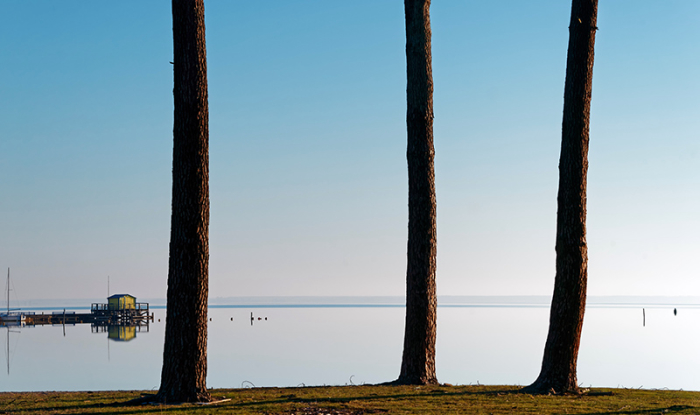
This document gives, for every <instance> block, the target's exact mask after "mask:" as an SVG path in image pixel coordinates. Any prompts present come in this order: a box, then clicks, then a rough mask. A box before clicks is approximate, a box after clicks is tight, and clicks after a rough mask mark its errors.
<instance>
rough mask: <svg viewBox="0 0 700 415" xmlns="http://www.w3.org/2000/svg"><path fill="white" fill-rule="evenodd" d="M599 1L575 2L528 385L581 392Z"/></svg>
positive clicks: (542, 390)
mask: <svg viewBox="0 0 700 415" xmlns="http://www.w3.org/2000/svg"><path fill="white" fill-rule="evenodd" d="M597 14H598V0H573V3H572V8H571V22H570V24H569V50H568V55H567V61H566V81H565V86H564V119H563V126H562V143H561V156H560V159H559V194H558V196H557V204H558V205H557V239H556V252H557V260H556V277H555V281H554V294H553V297H552V306H551V309H550V316H549V333H548V335H547V343H546V344H545V349H544V357H543V359H542V370H541V372H540V375H539V377H538V378H537V380H535V382H534V383H533V384H532V385H530V386H528V387H527V388H525V390H526V391H528V392H535V393H551V392H554V393H578V391H579V389H578V381H577V379H576V363H577V360H578V349H579V344H580V341H581V329H582V327H583V314H584V311H585V309H586V283H587V279H588V248H587V245H586V176H587V174H588V139H589V136H588V132H589V124H590V112H591V91H592V87H593V82H592V81H593V55H594V54H593V52H594V45H595V34H596V30H597V27H596V21H597Z"/></svg>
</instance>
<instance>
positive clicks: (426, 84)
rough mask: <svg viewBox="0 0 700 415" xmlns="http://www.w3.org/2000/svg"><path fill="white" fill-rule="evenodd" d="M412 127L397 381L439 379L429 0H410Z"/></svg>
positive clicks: (408, 53)
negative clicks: (403, 325)
mask: <svg viewBox="0 0 700 415" xmlns="http://www.w3.org/2000/svg"><path fill="white" fill-rule="evenodd" d="M404 6H405V11H406V67H407V77H408V82H407V87H406V96H407V112H406V124H407V129H408V149H407V151H406V158H407V160H408V253H407V269H406V329H405V335H404V346H403V358H402V362H401V374H400V375H399V378H398V379H397V380H396V382H395V383H398V384H434V383H437V378H436V376H435V338H436V330H437V297H436V288H435V270H436V262H437V226H436V201H435V171H434V168H433V161H434V158H435V150H434V148H433V75H432V63H431V51H430V35H431V33H430V0H405V2H404Z"/></svg>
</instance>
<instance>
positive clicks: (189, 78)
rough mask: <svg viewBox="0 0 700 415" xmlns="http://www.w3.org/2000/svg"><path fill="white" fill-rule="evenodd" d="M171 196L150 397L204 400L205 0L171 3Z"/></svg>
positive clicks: (206, 290)
mask: <svg viewBox="0 0 700 415" xmlns="http://www.w3.org/2000/svg"><path fill="white" fill-rule="evenodd" d="M172 8H173V44H174V81H175V87H174V90H173V95H174V100H175V108H174V127H173V196H172V216H171V225H170V260H169V270H168V299H167V301H168V303H167V315H166V326H165V347H164V350H163V370H162V373H161V380H160V382H161V383H160V390H159V391H158V395H157V399H158V400H160V401H167V402H194V401H206V400H209V399H210V396H209V393H208V392H207V388H206V377H207V299H208V295H209V126H208V124H209V108H208V97H207V62H206V56H207V52H206V43H205V30H204V0H173V1H172Z"/></svg>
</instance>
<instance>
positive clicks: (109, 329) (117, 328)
mask: <svg viewBox="0 0 700 415" xmlns="http://www.w3.org/2000/svg"><path fill="white" fill-rule="evenodd" d="M142 329H143V330H144V331H145V332H146V333H148V331H149V329H150V324H149V322H148V321H146V322H143V323H135V324H98V323H93V324H92V325H91V326H90V331H91V332H92V333H107V338H108V339H110V340H114V341H120V342H128V341H131V340H133V339H135V338H136V333H141V330H142Z"/></svg>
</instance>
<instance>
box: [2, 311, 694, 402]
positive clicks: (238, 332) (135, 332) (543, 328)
mask: <svg viewBox="0 0 700 415" xmlns="http://www.w3.org/2000/svg"><path fill="white" fill-rule="evenodd" d="M674 307H677V305H667V306H648V305H647V306H646V307H644V309H643V319H644V320H643V327H639V309H640V308H642V306H641V305H638V306H634V307H604V308H603V307H596V308H589V309H587V311H586V319H585V321H584V328H583V335H582V343H581V349H580V350H581V352H580V356H579V365H578V367H579V376H578V377H579V380H580V381H581V382H582V384H583V386H589V385H594V386H612V387H616V386H618V385H619V386H624V387H635V388H637V387H640V386H643V387H645V388H663V387H668V388H671V389H679V388H683V389H690V390H700V378H697V376H696V373H697V372H698V370H700V355H697V353H696V350H697V349H698V348H700V330H698V322H699V321H700V309H698V308H694V307H689V306H682V307H679V308H677V309H676V315H675V316H674V314H673V308H674ZM251 310H253V311H254V313H253V314H252V317H253V319H252V323H253V325H251V324H250V323H251ZM155 313H156V314H157V315H156V320H155V322H151V323H150V324H149V326H148V327H146V326H141V327H130V326H118V325H117V326H113V327H111V328H110V327H109V326H99V325H95V326H92V325H90V329H88V327H87V326H88V325H86V324H76V325H75V326H71V325H70V324H66V325H65V326H62V325H59V326H45V327H42V328H30V327H26V328H21V334H19V333H16V332H14V331H12V332H10V333H8V334H7V335H8V336H9V337H7V339H2V337H0V342H2V341H3V340H5V341H6V347H3V349H4V348H7V349H9V354H8V355H6V357H8V358H9V360H11V362H10V363H11V365H12V370H11V371H9V373H8V374H7V375H5V374H3V375H2V377H1V378H0V384H1V385H2V389H3V390H6V391H27V390H39V391H40V390H57V389H60V390H110V389H152V388H157V387H158V384H159V379H160V378H159V376H160V370H161V363H162V357H163V355H162V353H163V340H164V332H165V330H164V329H165V323H164V322H165V319H164V316H165V309H163V308H158V309H156V310H155ZM548 313H549V309H548V307H546V306H542V307H512V306H511V307H439V309H438V342H437V357H436V358H437V362H436V363H437V374H438V379H439V380H440V381H441V382H447V383H452V384H470V383H472V384H476V383H477V382H479V383H482V384H520V385H523V384H527V383H529V382H531V381H532V380H533V379H534V378H535V377H536V375H537V373H539V367H540V365H541V358H542V350H543V347H544V342H545V340H546V334H547V322H548V319H547V317H548ZM208 317H209V319H211V321H209V329H208V342H207V343H208V356H209V358H208V376H207V384H208V386H209V387H239V386H241V385H242V384H244V385H248V383H246V382H250V383H252V384H254V385H255V386H258V387H261V386H296V385H299V384H302V383H303V384H305V385H324V384H325V385H344V384H350V383H354V384H363V383H380V382H385V381H389V380H392V379H393V378H395V377H396V376H397V374H398V371H399V369H400V364H401V350H402V340H403V324H404V318H405V309H404V308H403V307H385V308H381V307H345V308H337V307H336V308H332V307H317V308H310V307H307V308H303V307H296V308H295V307H255V308H243V307H238V308H235V307H229V308H210V309H209V316H208ZM265 317H267V318H268V319H267V320H265ZM258 318H260V320H258ZM158 319H162V320H161V321H162V322H160V323H159V322H158ZM646 323H648V324H646ZM64 328H65V330H66V337H63V336H62V335H61V332H62V330H63V329H64ZM12 330H19V328H17V327H14V328H12ZM144 332H148V333H149V334H148V335H142V333H144ZM0 336H2V334H0ZM135 338H138V341H134V339H135ZM105 342H106V343H107V344H105ZM47 351H50V353H47ZM56 356H61V358H60V359H57V358H56ZM104 370H109V372H110V376H109V377H107V378H106V377H104V376H102V373H104Z"/></svg>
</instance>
